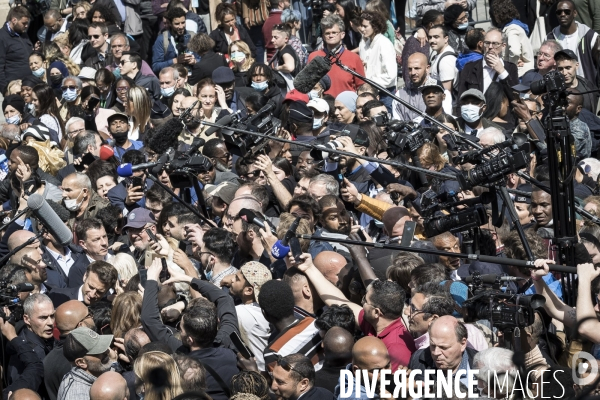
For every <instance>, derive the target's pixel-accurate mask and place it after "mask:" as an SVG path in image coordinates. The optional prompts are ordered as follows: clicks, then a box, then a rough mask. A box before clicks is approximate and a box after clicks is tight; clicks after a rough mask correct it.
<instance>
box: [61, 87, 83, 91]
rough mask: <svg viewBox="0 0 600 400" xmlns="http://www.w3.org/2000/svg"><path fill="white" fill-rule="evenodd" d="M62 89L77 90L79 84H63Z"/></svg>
mask: <svg viewBox="0 0 600 400" xmlns="http://www.w3.org/2000/svg"><path fill="white" fill-rule="evenodd" d="M61 89H62V91H63V92H64V91H65V90H77V89H79V88H78V87H77V86H63V87H62V88H61Z"/></svg>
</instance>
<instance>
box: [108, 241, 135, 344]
mask: <svg viewBox="0 0 600 400" xmlns="http://www.w3.org/2000/svg"><path fill="white" fill-rule="evenodd" d="M121 244H122V243H119V247H120V246H121ZM108 262H109V263H111V264H112V265H113V267H115V269H116V270H117V272H118V273H119V282H118V285H116V288H115V289H116V291H117V294H121V293H123V291H124V290H125V287H126V286H127V283H129V280H130V279H131V278H133V277H134V276H135V275H137V273H138V268H137V265H136V263H135V259H134V258H133V257H132V256H131V255H130V254H127V253H117V254H116V255H115V256H114V257H113V258H111V259H110V260H109V261H108ZM113 332H114V331H113Z"/></svg>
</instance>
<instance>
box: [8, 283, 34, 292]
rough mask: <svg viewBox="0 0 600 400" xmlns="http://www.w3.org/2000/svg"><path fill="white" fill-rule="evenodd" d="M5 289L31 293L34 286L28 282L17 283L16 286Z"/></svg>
mask: <svg viewBox="0 0 600 400" xmlns="http://www.w3.org/2000/svg"><path fill="white" fill-rule="evenodd" d="M7 289H8V290H11V291H14V292H31V291H32V290H33V289H35V286H33V284H31V283H29V282H23V283H17V284H16V285H8V286H7Z"/></svg>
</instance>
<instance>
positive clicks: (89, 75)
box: [77, 67, 96, 80]
mask: <svg viewBox="0 0 600 400" xmlns="http://www.w3.org/2000/svg"><path fill="white" fill-rule="evenodd" d="M77 77H79V78H83V79H91V80H94V79H96V70H95V69H94V68H91V67H83V68H81V71H79V75H77Z"/></svg>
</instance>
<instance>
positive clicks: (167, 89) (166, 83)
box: [158, 67, 179, 105]
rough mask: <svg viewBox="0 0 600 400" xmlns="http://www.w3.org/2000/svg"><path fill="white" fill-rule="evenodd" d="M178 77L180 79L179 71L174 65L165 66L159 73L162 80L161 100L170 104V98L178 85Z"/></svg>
mask: <svg viewBox="0 0 600 400" xmlns="http://www.w3.org/2000/svg"><path fill="white" fill-rule="evenodd" d="M177 79H179V72H177V70H176V69H175V68H173V67H165V68H163V69H162V70H161V71H160V73H159V74H158V80H159V82H160V94H161V98H160V100H161V101H162V102H163V103H164V104H166V105H169V101H170V99H171V98H172V97H173V93H174V92H175V89H176V86H177Z"/></svg>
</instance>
